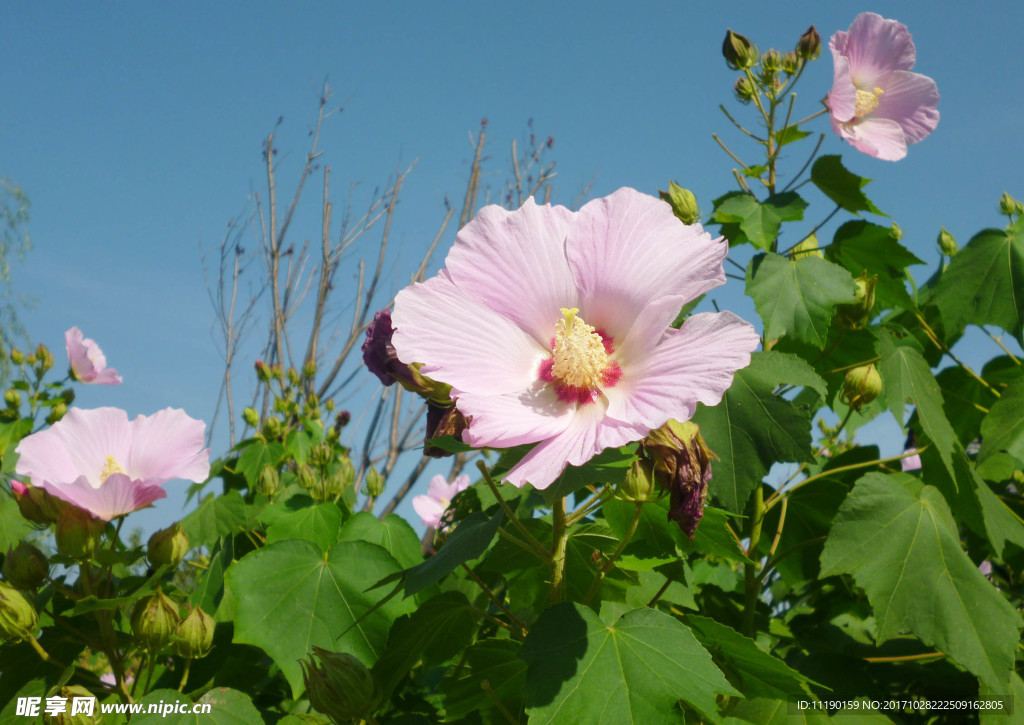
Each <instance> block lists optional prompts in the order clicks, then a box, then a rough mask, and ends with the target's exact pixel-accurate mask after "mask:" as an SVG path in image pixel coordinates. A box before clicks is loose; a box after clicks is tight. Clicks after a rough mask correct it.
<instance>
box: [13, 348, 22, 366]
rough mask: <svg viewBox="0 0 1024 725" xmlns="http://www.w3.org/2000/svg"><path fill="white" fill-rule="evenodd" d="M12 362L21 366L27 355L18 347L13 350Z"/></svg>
mask: <svg viewBox="0 0 1024 725" xmlns="http://www.w3.org/2000/svg"><path fill="white" fill-rule="evenodd" d="M11 362H12V363H14V364H15V365H21V364H22V363H23V362H25V354H24V353H23V352H22V351H21V350H19V349H18V348H16V347H12V348H11Z"/></svg>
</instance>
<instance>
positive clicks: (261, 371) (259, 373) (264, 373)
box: [253, 360, 270, 383]
mask: <svg viewBox="0 0 1024 725" xmlns="http://www.w3.org/2000/svg"><path fill="white" fill-rule="evenodd" d="M253 367H254V368H255V369H256V379H257V380H259V381H260V382H261V383H265V382H267V381H268V380H270V368H269V367H267V364H266V363H265V362H263V361H262V360H257V361H256V363H255V364H254V365H253Z"/></svg>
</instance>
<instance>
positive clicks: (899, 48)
mask: <svg viewBox="0 0 1024 725" xmlns="http://www.w3.org/2000/svg"><path fill="white" fill-rule="evenodd" d="M828 47H829V48H830V49H831V50H832V60H833V62H834V63H835V80H834V81H833V84H832V90H831V91H829V94H828V108H829V112H830V113H831V115H832V129H833V130H834V131H835V132H836V133H837V134H839V136H840V137H842V138H844V139H846V140H847V141H848V142H850V143H851V144H852V145H853V146H854V148H856V149H857V150H858V151H863V152H864V153H866V154H868V155H869V156H874V157H876V158H879V159H884V160H886V161H897V160H899V159H902V158H903V157H904V156H906V155H907V146H908V145H910V144H912V143H917V142H918V141H920V140H921V139H923V138H924V137H925V136H927V135H928V134H930V133H931V132H932V131H934V130H935V127H936V126H937V125H938V124H939V111H938V109H937V108H936V106H938V105H939V90H938V88H937V87H936V85H935V81H933V80H932V79H931V78H929V77H928V76H923V75H921V74H919V73H911V72H910V69H911V68H913V67H914V62H915V60H916V59H917V52H916V51H915V49H914V41H913V39H912V38H911V36H910V33H909V32H908V31H907V27H906V26H905V25H903V24H902V23H899V22H897V21H895V20H887V19H885V18H883V17H882V16H881V15H876V14H875V13H861V14H860V15H858V16H857V17H856V18H855V19H854V21H853V24H852V25H850V29H849V30H848V31H846V32H843V31H839V32H837V33H836V34H835V35H833V36H832V39H831V40H830V41H829V44H828Z"/></svg>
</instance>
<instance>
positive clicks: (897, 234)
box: [892, 222, 903, 242]
mask: <svg viewBox="0 0 1024 725" xmlns="http://www.w3.org/2000/svg"><path fill="white" fill-rule="evenodd" d="M892 238H893V240H894V241H897V242H898V241H899V240H901V239H903V230H902V229H900V225H899V224H897V223H896V222H893V223H892Z"/></svg>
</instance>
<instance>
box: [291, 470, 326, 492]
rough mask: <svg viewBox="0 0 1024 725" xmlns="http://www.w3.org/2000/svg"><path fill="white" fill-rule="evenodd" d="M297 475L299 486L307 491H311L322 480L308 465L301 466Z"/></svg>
mask: <svg viewBox="0 0 1024 725" xmlns="http://www.w3.org/2000/svg"><path fill="white" fill-rule="evenodd" d="M296 475H297V477H298V479H299V485H300V486H302V488H304V489H306V490H307V491H311V490H312V489H313V488H314V487H315V486H316V485H317V483H318V482H319V480H320V476H318V475H317V473H316V471H314V470H313V467H312V466H310V465H309V464H308V463H302V464H300V465H299V469H298V471H296Z"/></svg>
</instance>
